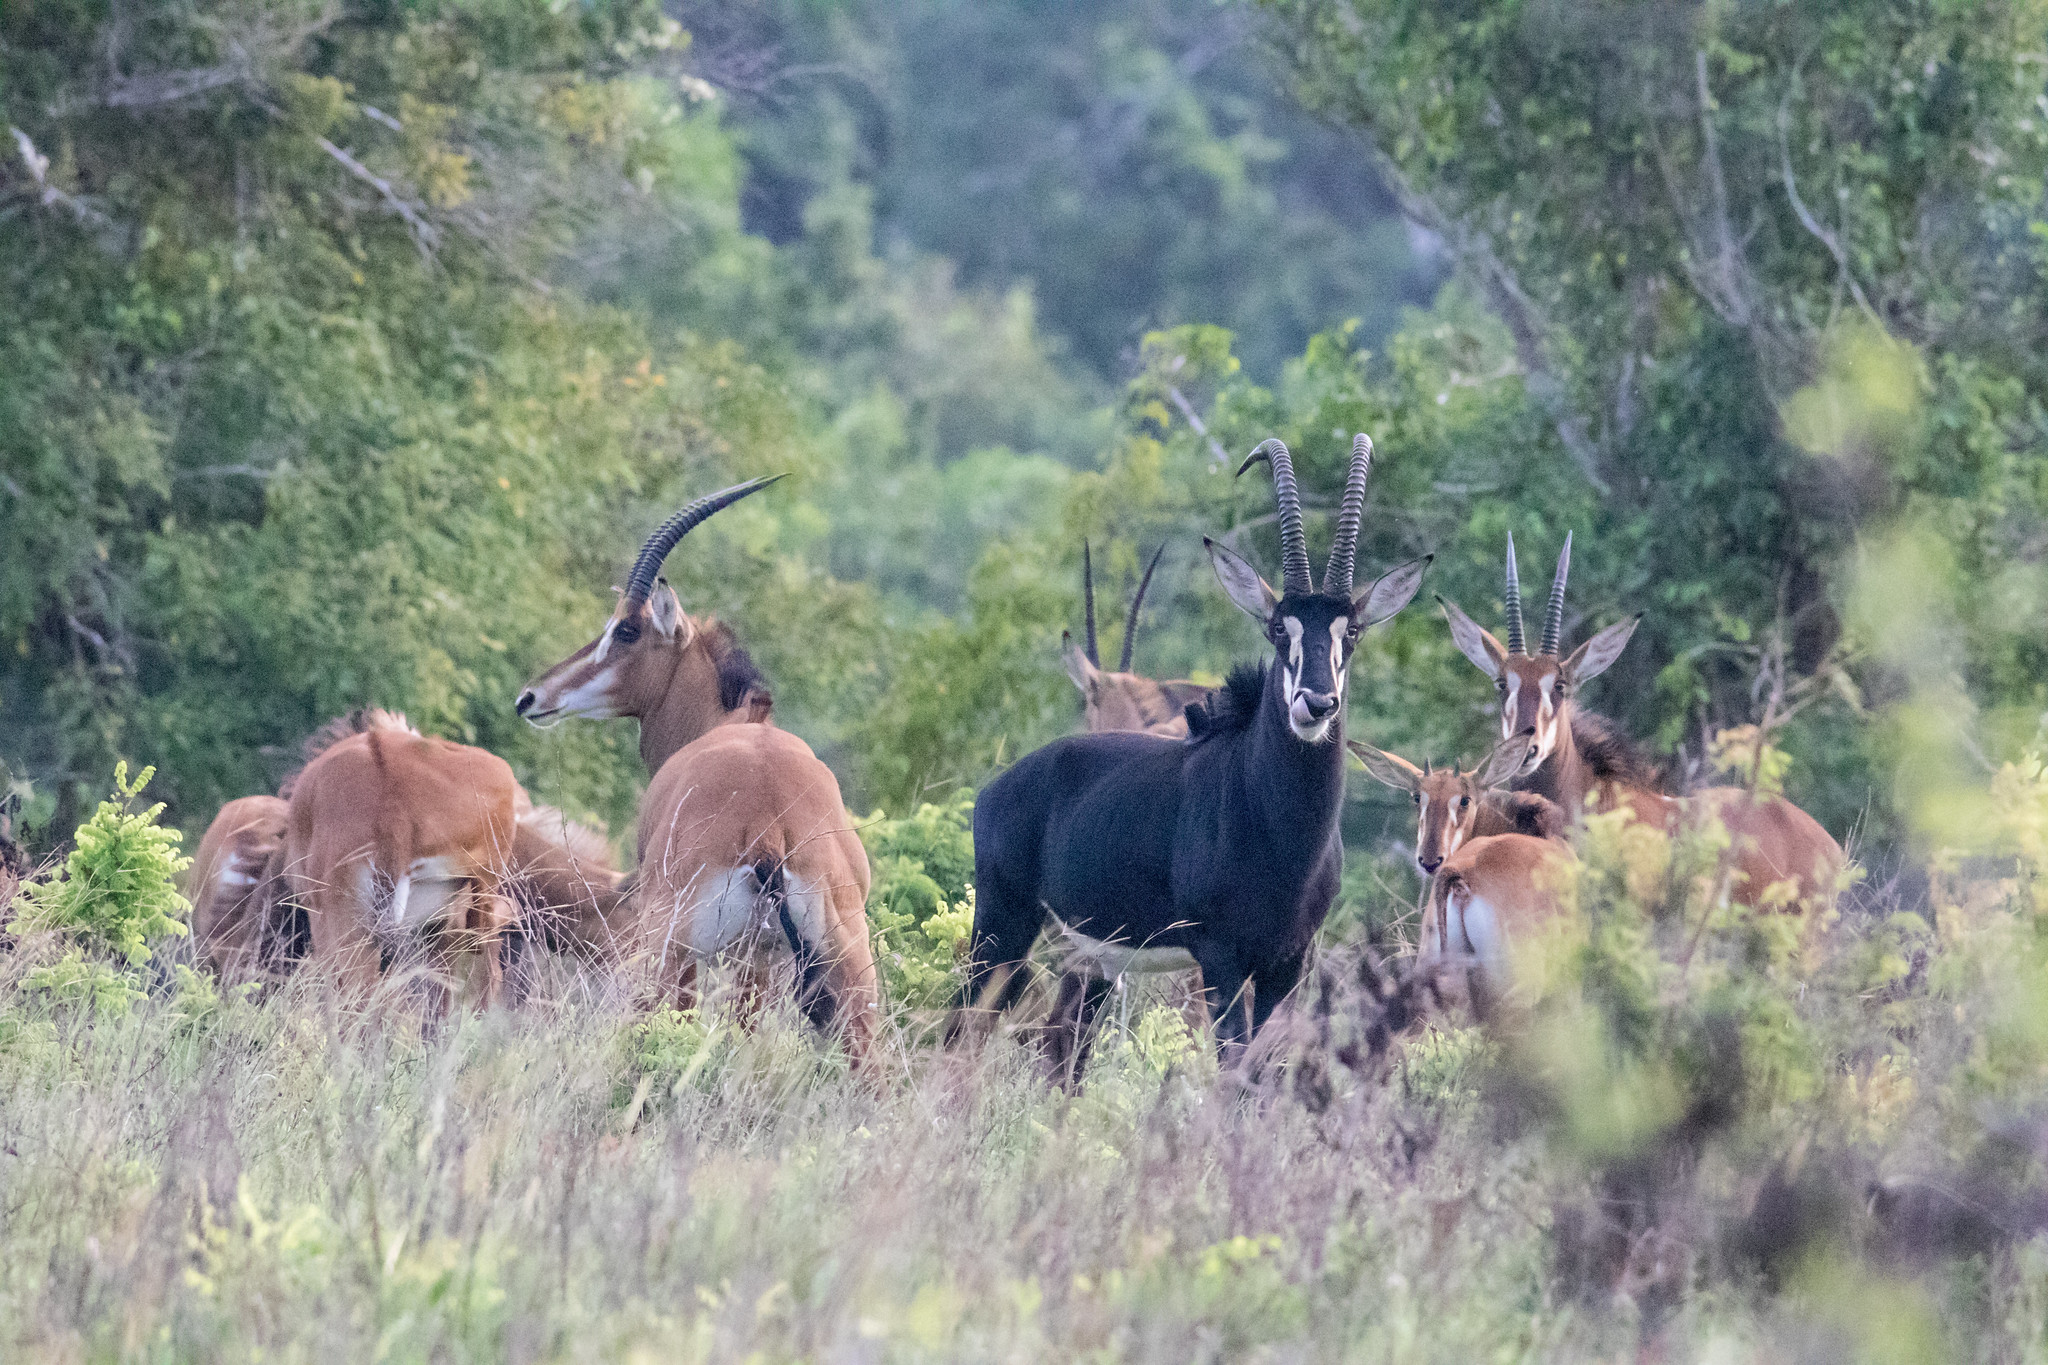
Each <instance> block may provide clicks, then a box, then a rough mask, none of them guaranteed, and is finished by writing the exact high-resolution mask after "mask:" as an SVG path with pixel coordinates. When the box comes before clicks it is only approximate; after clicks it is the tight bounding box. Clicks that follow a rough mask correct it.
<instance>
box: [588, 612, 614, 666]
mask: <svg viewBox="0 0 2048 1365" xmlns="http://www.w3.org/2000/svg"><path fill="white" fill-rule="evenodd" d="M618 627H619V618H618V617H616V616H614V617H613V618H612V619H611V620H609V621H607V622H605V623H604V634H602V635H600V636H598V637H597V653H595V654H593V655H591V656H590V661H591V662H592V663H599V664H601V663H603V662H604V656H605V655H607V654H609V653H611V652H612V632H613V631H614V630H617V629H618Z"/></svg>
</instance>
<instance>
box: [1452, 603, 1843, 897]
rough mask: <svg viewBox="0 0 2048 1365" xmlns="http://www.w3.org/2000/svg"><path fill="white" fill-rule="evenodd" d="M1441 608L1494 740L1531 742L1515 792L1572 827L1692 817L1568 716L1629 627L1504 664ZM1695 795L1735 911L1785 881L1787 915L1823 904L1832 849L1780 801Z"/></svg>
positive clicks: (1638, 767) (1822, 833) (1617, 737)
mask: <svg viewBox="0 0 2048 1365" xmlns="http://www.w3.org/2000/svg"><path fill="white" fill-rule="evenodd" d="M1439 600H1441V599H1439ZM1443 607H1444V612H1445V615H1446V616H1447V617H1449V619H1450V624H1451V638H1452V639H1453V640H1454V641H1455V642H1456V644H1457V646H1458V649H1459V651H1460V652H1461V653H1463V654H1464V655H1465V657H1466V658H1468V659H1470V660H1471V661H1472V662H1473V664H1474V665H1476V666H1477V667H1478V668H1480V669H1481V670H1483V671H1484V672H1485V673H1486V674H1487V676H1488V677H1491V678H1493V679H1494V681H1495V683H1496V685H1497V686H1498V687H1499V689H1500V694H1501V698H1502V716H1501V724H1502V728H1503V731H1504V732H1520V731H1522V730H1524V729H1528V730H1532V731H1533V732H1534V733H1535V735H1536V739H1537V745H1536V748H1535V749H1534V750H1533V751H1532V753H1531V759H1532V762H1531V764H1530V766H1529V767H1528V768H1527V769H1525V770H1524V772H1523V774H1522V775H1521V776H1520V777H1519V778H1518V779H1516V782H1515V786H1516V787H1517V788H1519V789H1520V790H1523V791H1527V792H1533V793H1535V794H1537V795H1539V796H1542V797H1545V798H1547V799H1548V800H1551V801H1554V802H1556V803H1557V804H1558V806H1560V807H1561V808H1563V810H1564V812H1565V814H1566V817H1567V818H1568V819H1569V820H1574V821H1575V820H1577V819H1578V818H1579V816H1580V814H1582V813H1583V812H1584V811H1586V810H1587V809H1589V808H1591V809H1612V808H1613V807H1614V806H1615V805H1616V804H1617V803H1620V804H1625V805H1628V806H1630V807H1632V808H1634V809H1635V810H1636V812H1637V815H1638V817H1639V818H1641V819H1642V820H1644V821H1645V822H1646V823H1650V824H1653V825H1656V826H1657V827H1658V828H1660V829H1667V830H1669V829H1675V828H1676V827H1677V823H1678V821H1679V820H1680V819H1682V818H1689V815H1688V811H1689V810H1691V809H1696V808H1695V807H1690V806H1689V805H1688V804H1686V803H1681V802H1679V801H1677V800H1676V799H1674V798H1672V797H1668V796H1665V795H1663V794H1661V793H1660V792H1658V791H1657V790H1656V787H1657V781H1656V773H1655V771H1654V770H1653V769H1652V768H1651V767H1650V765H1649V763H1648V762H1647V761H1646V760H1645V759H1644V758H1643V757H1642V756H1641V754H1640V753H1639V752H1638V751H1637V750H1636V749H1635V747H1634V746H1633V745H1631V744H1630V743H1629V742H1628V740H1627V739H1626V738H1625V737H1624V736H1623V735H1622V734H1621V733H1620V731H1619V730H1618V729H1617V728H1616V727H1615V726H1614V725H1613V724H1612V723H1611V722H1609V721H1607V720H1606V719H1604V718H1603V717H1600V716H1597V715H1594V714H1592V713H1590V712H1582V711H1580V710H1578V709H1577V706H1576V694H1577V691H1578V688H1579V687H1580V685H1581V684H1583V683H1585V682H1587V681H1588V680H1590V679H1592V678H1595V677H1598V676H1599V675H1600V674H1601V673H1602V672H1603V671H1605V670H1606V669H1607V668H1608V667H1609V666H1610V665H1611V664H1612V663H1613V662H1614V660H1615V659H1616V658H1618V657H1619V656H1620V654H1621V651H1622V648H1623V647H1624V646H1625V645H1626V644H1627V643H1628V638H1629V635H1630V633H1631V632H1632V631H1633V630H1634V629H1635V620H1633V619H1632V620H1628V621H1622V622H1617V623H1616V624H1614V625H1611V626H1609V627H1607V628H1606V629H1605V630H1602V631H1599V632H1598V633H1596V634H1595V635H1594V636H1593V637H1592V638H1591V639H1589V640H1587V641H1586V642H1585V643H1584V644H1582V645H1580V646H1579V647H1578V648H1577V649H1576V650H1574V651H1572V654H1571V657H1570V658H1565V659H1560V658H1559V657H1558V656H1557V655H1555V654H1534V655H1531V654H1511V653H1509V652H1508V650H1507V648H1506V646H1504V645H1502V644H1501V642H1500V641H1499V640H1496V639H1495V638H1494V637H1493V635H1492V634H1491V633H1490V632H1488V631H1486V630H1484V629H1483V628H1481V627H1480V626H1479V625H1478V624H1477V623H1476V622H1474V621H1473V620H1472V618H1470V617H1469V616H1467V615H1465V613H1464V612H1462V611H1460V610H1458V608H1457V607H1456V606H1454V605H1453V604H1451V603H1449V602H1444V603H1443ZM1714 791H1715V792H1734V789H1732V788H1716V789H1714ZM1702 795H1703V796H1706V797H1707V805H1708V806H1709V807H1710V808H1711V809H1712V810H1713V811H1714V813H1715V814H1717V815H1719V816H1720V817H1721V819H1722V822H1723V823H1724V824H1725V825H1726V826H1727V828H1728V832H1729V834H1730V836H1731V837H1732V839H1733V843H1732V858H1733V868H1734V876H1733V877H1732V878H1731V883H1730V888H1729V895H1730V899H1732V900H1733V901H1734V902H1735V903H1737V904H1739V905H1758V904H1762V903H1764V902H1765V900H1766V899H1767V898H1768V897H1767V893H1768V892H1769V890H1770V888H1771V887H1772V886H1773V885H1774V884H1776V883H1778V882H1782V881H1784V880H1786V879H1788V878H1789V879H1791V880H1793V881H1795V882H1796V883H1797V886H1798V892H1799V895H1798V897H1797V899H1795V900H1794V901H1793V902H1792V903H1791V905H1790V906H1788V908H1791V909H1801V908H1804V907H1805V906H1808V905H1811V904H1814V903H1816V902H1818V901H1820V900H1825V899H1826V898H1827V897H1828V896H1829V895H1831V894H1832V891H1833V887H1834V881H1835V875H1836V874H1837V873H1838V872H1839V871H1840V870H1841V867H1842V864H1843V862H1844V856H1843V853H1842V847H1841V845H1840V844H1838V843H1836V842H1835V840H1834V836H1832V835H1830V834H1829V833H1828V832H1827V831H1826V830H1825V829H1823V828H1821V826H1820V824H1819V822H1818V821H1816V820H1814V819H1813V817H1812V816H1810V815H1808V814H1806V812H1804V811H1802V810H1800V809H1799V808H1798V807H1797V806H1794V805H1793V804H1792V803H1791V802H1789V801H1786V800H1785V799H1784V798H1783V797H1771V798H1768V799H1767V800H1765V801H1761V802H1757V803H1753V804H1752V803H1750V802H1747V801H1746V800H1740V799H1731V798H1730V797H1728V796H1723V795H1710V794H1706V793H1703V794H1702ZM1740 796H1741V793H1739V792H1734V797H1736V798H1739V797H1740Z"/></svg>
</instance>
